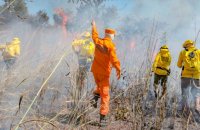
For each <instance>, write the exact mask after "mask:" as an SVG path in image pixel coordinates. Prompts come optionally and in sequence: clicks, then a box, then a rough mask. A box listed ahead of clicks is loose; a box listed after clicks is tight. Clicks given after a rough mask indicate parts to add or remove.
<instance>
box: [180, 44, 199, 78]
mask: <svg viewBox="0 0 200 130" xmlns="http://www.w3.org/2000/svg"><path fill="white" fill-rule="evenodd" d="M194 51H195V54H196V55H195V56H196V57H197V59H195V64H196V66H198V67H197V68H196V69H194V70H192V67H190V65H191V64H189V62H188V55H189V54H190V53H191V52H194ZM177 66H178V67H179V68H182V73H181V76H182V77H185V78H194V79H200V50H197V49H196V48H195V47H190V48H187V50H182V51H181V52H180V54H179V59H178V63H177Z"/></svg>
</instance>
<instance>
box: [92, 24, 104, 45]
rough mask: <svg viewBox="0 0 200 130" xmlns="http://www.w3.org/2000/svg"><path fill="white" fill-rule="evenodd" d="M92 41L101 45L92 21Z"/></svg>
mask: <svg viewBox="0 0 200 130" xmlns="http://www.w3.org/2000/svg"><path fill="white" fill-rule="evenodd" d="M92 39H93V41H94V44H99V45H103V40H102V39H100V38H99V34H98V31H97V27H96V23H95V21H94V20H93V21H92Z"/></svg>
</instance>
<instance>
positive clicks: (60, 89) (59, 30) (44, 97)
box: [0, 0, 200, 129]
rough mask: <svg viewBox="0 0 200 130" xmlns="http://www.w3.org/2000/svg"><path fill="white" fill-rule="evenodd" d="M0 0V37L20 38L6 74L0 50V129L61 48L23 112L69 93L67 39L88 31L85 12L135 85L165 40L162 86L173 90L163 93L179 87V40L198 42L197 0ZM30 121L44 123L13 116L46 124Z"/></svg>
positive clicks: (48, 108) (44, 107) (57, 103)
mask: <svg viewBox="0 0 200 130" xmlns="http://www.w3.org/2000/svg"><path fill="white" fill-rule="evenodd" d="M0 5H1V6H0V44H5V43H6V42H9V41H11V40H12V38H13V37H19V38H20V39H21V55H20V57H19V59H18V61H17V64H16V65H15V68H14V69H13V71H12V72H11V73H12V74H11V75H10V73H9V74H8V72H7V70H6V69H5V64H4V62H3V59H2V57H0V59H1V63H0V67H1V68H0V70H1V72H0V83H1V86H0V91H1V93H0V128H2V129H10V128H15V127H16V126H17V124H18V123H19V122H20V120H21V119H22V117H23V115H24V113H25V112H26V110H27V109H28V107H29V105H30V104H31V102H32V100H33V99H34V97H35V96H36V94H37V92H38V90H39V89H40V87H41V85H42V84H43V83H44V82H45V80H46V79H47V77H48V76H49V75H50V74H51V72H52V70H53V69H54V67H55V66H56V64H57V63H58V62H59V60H60V58H61V57H62V56H63V54H64V53H67V54H66V55H65V56H64V58H63V60H62V61H61V63H60V64H59V66H58V68H57V70H56V71H55V73H53V75H52V77H51V78H50V79H49V80H48V82H47V83H46V84H45V86H44V88H45V89H43V91H42V92H41V93H40V94H39V95H37V96H38V97H39V98H38V100H36V102H35V103H34V104H33V107H31V109H30V111H29V113H28V115H27V118H25V119H26V120H28V119H31V117H32V118H33V119H38V118H39V117H41V115H42V117H45V116H44V115H45V114H48V113H55V112H57V113H59V112H61V113H62V112H63V108H65V107H67V105H66V104H67V102H68V101H71V100H72V99H73V98H72V97H73V96H72V95H73V94H72V93H73V90H74V89H75V86H76V85H75V82H74V79H75V76H74V75H75V73H76V70H77V67H78V65H77V57H76V55H75V54H74V53H73V51H72V49H71V43H72V41H73V40H74V39H76V38H79V37H80V35H81V34H82V33H83V32H85V31H89V32H90V31H91V21H92V20H93V19H94V20H95V21H96V23H97V28H98V31H99V34H100V36H101V37H104V29H105V28H108V27H109V28H113V29H115V30H116V31H117V36H116V38H115V41H114V42H115V43H116V46H117V54H118V57H119V59H120V61H121V65H122V68H123V71H125V72H126V75H131V76H132V77H134V78H133V79H134V80H131V81H132V82H133V81H134V82H135V84H136V83H139V81H141V80H142V81H143V80H144V81H145V78H146V75H147V73H149V72H150V71H151V65H152V62H153V59H154V57H155V54H156V53H157V52H158V51H159V48H160V47H161V45H163V44H167V45H168V46H169V49H170V52H171V54H172V57H173V59H172V65H171V69H172V74H171V77H170V78H169V87H170V89H168V91H169V92H173V93H170V94H171V95H179V94H180V84H179V79H180V77H179V76H180V70H179V69H178V68H177V67H176V63H177V58H178V55H179V52H180V51H181V49H182V43H183V42H184V41H185V40H186V39H191V40H196V44H197V46H199V39H198V32H199V30H200V25H199V22H200V14H199V12H200V9H199V8H198V7H200V1H199V0H165V1H162V0H1V1H0ZM131 76H130V77H131ZM89 78H90V79H91V80H89V81H90V82H89V83H88V85H87V95H86V96H85V97H87V98H90V97H91V95H92V92H91V90H92V89H93V88H94V81H93V77H92V75H91V74H89ZM111 80H112V82H111V83H112V84H114V85H116V86H119V87H120V88H127V83H124V82H128V81H122V80H120V81H116V78H115V72H113V75H112V79H111ZM129 82H130V81H129ZM150 86H151V85H150ZM174 90H176V91H174ZM21 99H22V100H21ZM83 100H84V101H85V99H83ZM68 107H69V106H68ZM64 112H65V111H64ZM38 120H39V119H38ZM38 120H37V121H38ZM38 122H39V123H41V122H42V123H44V124H43V125H44V126H43V125H39V126H38V124H33V125H29V123H30V122H28V123H27V122H25V123H24V122H21V123H24V125H27V126H26V127H28V128H27V129H34V128H41V127H42V128H43V127H44V128H43V129H47V128H45V125H47V124H48V123H46V124H45V122H44V120H43V121H41V120H39V121H38ZM31 123H34V121H32V122H31ZM20 125H21V124H20ZM21 127H22V126H21ZM59 127H60V128H65V127H61V126H59ZM23 128H24V127H22V129H23ZM53 128H54V127H53Z"/></svg>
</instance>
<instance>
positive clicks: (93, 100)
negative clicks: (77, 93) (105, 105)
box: [90, 94, 100, 108]
mask: <svg viewBox="0 0 200 130" xmlns="http://www.w3.org/2000/svg"><path fill="white" fill-rule="evenodd" d="M99 97H100V95H99V94H94V97H93V99H92V100H91V101H90V103H91V104H92V106H93V107H94V108H97V101H98V99H99Z"/></svg>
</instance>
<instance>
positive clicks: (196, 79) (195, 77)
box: [177, 40, 200, 110]
mask: <svg viewBox="0 0 200 130" xmlns="http://www.w3.org/2000/svg"><path fill="white" fill-rule="evenodd" d="M183 48H184V49H183V50H182V51H181V52H180V55H179V59H178V63H177V66H178V67H179V68H182V72H181V94H182V110H183V109H185V108H186V109H189V104H188V103H187V102H188V97H189V95H190V92H189V88H191V92H192V96H193V99H194V100H196V99H195V98H196V95H197V94H198V93H199V89H198V88H199V86H200V50H199V49H197V48H196V47H195V45H194V41H192V40H186V41H185V42H184V43H183Z"/></svg>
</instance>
